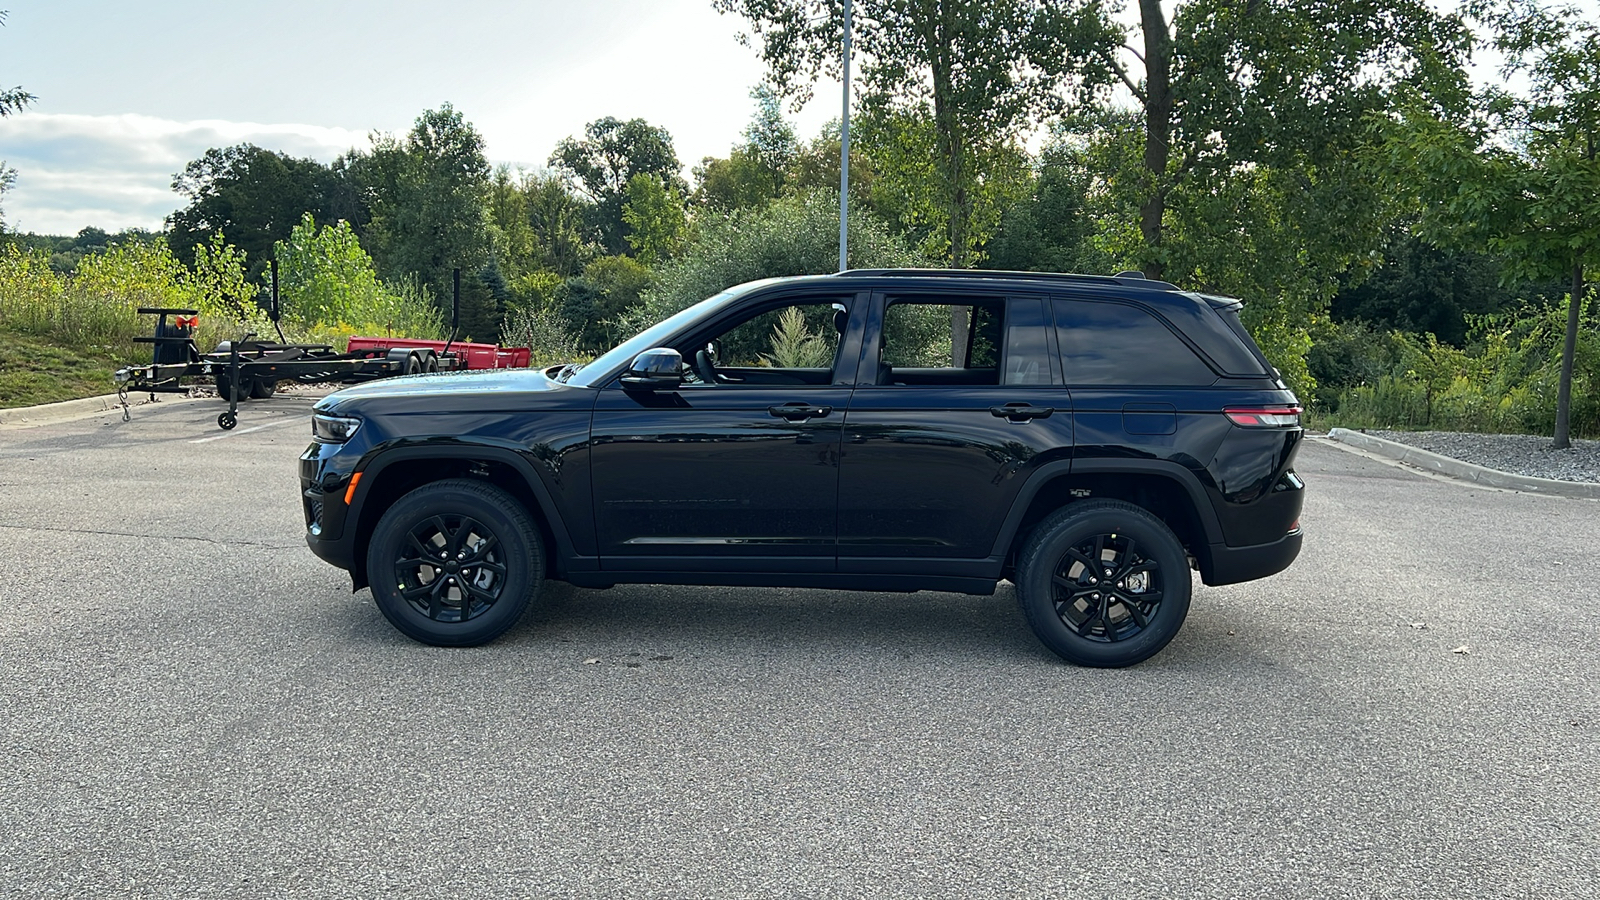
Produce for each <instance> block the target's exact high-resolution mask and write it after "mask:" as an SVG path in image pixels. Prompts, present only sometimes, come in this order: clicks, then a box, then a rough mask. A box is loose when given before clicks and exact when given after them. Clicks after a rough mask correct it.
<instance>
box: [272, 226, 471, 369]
mask: <svg viewBox="0 0 1600 900" xmlns="http://www.w3.org/2000/svg"><path fill="white" fill-rule="evenodd" d="M273 256H274V258H275V259H277V260H278V271H279V277H280V279H281V282H282V293H281V296H282V298H283V315H284V319H285V320H286V321H287V322H288V323H289V324H290V325H291V326H292V327H296V328H301V329H307V328H318V327H322V328H332V329H335V330H338V329H348V328H352V327H362V326H367V325H378V326H381V327H383V328H384V329H386V330H387V331H388V332H389V333H391V334H397V335H402V336H405V337H413V338H433V337H442V336H443V335H442V334H441V331H442V328H441V325H440V316H439V313H438V311H437V310H436V309H434V308H433V306H432V304H430V303H428V302H426V301H425V300H423V299H422V298H420V297H418V296H416V295H415V294H414V293H413V294H407V293H406V292H405V291H396V290H393V289H391V288H390V287H388V286H387V285H385V284H384V283H383V282H381V281H380V280H379V279H378V273H377V270H376V269H375V268H374V266H373V263H372V257H370V256H368V255H367V252H366V251H365V250H363V249H362V247H361V243H360V241H359V240H358V239H357V238H356V235H355V232H354V231H353V230H352V229H351V227H350V223H348V222H344V221H340V222H336V223H334V224H332V225H322V226H319V225H317V222H316V220H315V219H314V218H313V217H312V215H311V214H310V213H307V214H306V215H304V216H303V217H302V218H301V220H300V222H299V224H297V225H296V226H295V227H294V228H293V229H291V230H290V232H289V236H288V237H287V238H286V239H284V240H282V241H279V242H278V243H277V245H276V246H275V247H274V248H273ZM345 333H346V334H348V333H349V332H348V331H346V332H345Z"/></svg>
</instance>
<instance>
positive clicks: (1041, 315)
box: [999, 294, 1063, 388]
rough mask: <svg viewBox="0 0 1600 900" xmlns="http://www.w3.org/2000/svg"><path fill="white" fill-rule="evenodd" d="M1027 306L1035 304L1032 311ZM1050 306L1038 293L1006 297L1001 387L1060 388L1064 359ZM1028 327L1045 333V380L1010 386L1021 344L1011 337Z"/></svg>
mask: <svg viewBox="0 0 1600 900" xmlns="http://www.w3.org/2000/svg"><path fill="white" fill-rule="evenodd" d="M1024 304H1032V307H1033V308H1032V309H1031V310H1027V309H1025V308H1024ZM1051 305H1052V304H1051V298H1049V297H1045V296H1043V295H1039V294H1013V295H1010V296H1008V297H1006V306H1005V320H1004V325H1005V327H1004V329H1003V330H1002V331H1001V339H1000V360H999V363H1000V378H999V386H1000V387H1013V388H1015V387H1061V385H1062V383H1063V382H1062V380H1061V376H1062V373H1061V358H1060V354H1059V353H1058V352H1057V351H1056V340H1055V333H1056V329H1055V316H1054V313H1053V312H1052V311H1051V309H1050V306H1051ZM1030 312H1031V315H1030V314H1029V313H1030ZM1027 328H1036V329H1038V330H1039V331H1040V332H1042V333H1043V343H1044V350H1043V353H1044V359H1043V360H1042V363H1043V364H1044V366H1045V367H1046V368H1045V381H1044V382H1043V383H1042V384H1032V385H1024V384H1008V383H1007V382H1006V377H1007V375H1008V373H1010V371H1011V362H1012V359H1011V355H1012V352H1013V351H1014V350H1015V349H1016V345H1017V343H1018V342H1017V341H1013V340H1012V335H1013V333H1014V332H1017V331H1021V330H1024V329H1027Z"/></svg>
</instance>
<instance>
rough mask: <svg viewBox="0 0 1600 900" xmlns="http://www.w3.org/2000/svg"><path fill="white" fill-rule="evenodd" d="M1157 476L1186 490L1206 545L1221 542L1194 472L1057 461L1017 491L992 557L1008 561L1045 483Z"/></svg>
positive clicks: (1137, 462)
mask: <svg viewBox="0 0 1600 900" xmlns="http://www.w3.org/2000/svg"><path fill="white" fill-rule="evenodd" d="M1119 474H1127V475H1156V476H1159V477H1162V478H1166V479H1168V480H1170V481H1173V482H1176V483H1177V484H1178V485H1179V486H1180V487H1182V488H1183V490H1184V492H1185V493H1186V494H1187V495H1188V497H1189V504H1190V506H1192V507H1193V508H1194V511H1195V518H1196V519H1198V520H1199V522H1200V527H1201V529H1202V530H1203V531H1204V532H1205V543H1206V544H1208V545H1209V544H1216V543H1221V542H1222V540H1223V538H1222V523H1221V522H1220V521H1218V520H1217V511H1216V509H1215V508H1214V507H1213V506H1212V505H1211V500H1210V498H1208V497H1207V496H1206V490H1205V487H1204V486H1202V485H1201V484H1200V479H1199V478H1196V477H1195V474H1194V472H1192V471H1190V470H1189V469H1186V468H1184V467H1183V466H1181V465H1179V464H1177V463H1175V462H1172V461H1170V460H1164V459H1072V460H1058V461H1056V462H1052V463H1046V464H1045V465H1042V466H1040V467H1039V468H1038V469H1037V470H1035V471H1034V473H1033V474H1032V475H1030V476H1028V481H1027V483H1025V484H1023V486H1022V489H1021V490H1019V491H1017V496H1016V499H1015V500H1013V501H1011V511H1010V512H1008V513H1007V514H1006V518H1005V521H1004V522H1003V523H1001V525H1000V533H999V535H997V536H996V538H995V542H994V549H993V551H992V554H991V555H992V556H993V557H997V558H1001V559H1003V558H1005V556H1006V554H1007V552H1009V551H1010V549H1011V542H1012V541H1013V540H1015V539H1016V536H1017V529H1019V528H1020V527H1021V526H1022V517H1023V515H1024V514H1026V513H1027V511H1028V507H1029V506H1031V505H1033V500H1034V498H1035V497H1037V496H1038V495H1039V491H1041V490H1043V489H1044V486H1045V485H1046V484H1049V483H1050V482H1051V481H1054V480H1055V479H1056V478H1059V477H1061V476H1063V475H1119ZM1206 549H1208V548H1205V547H1196V548H1195V551H1196V553H1197V554H1198V553H1201V552H1205V551H1206Z"/></svg>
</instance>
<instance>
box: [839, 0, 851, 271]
mask: <svg viewBox="0 0 1600 900" xmlns="http://www.w3.org/2000/svg"><path fill="white" fill-rule="evenodd" d="M849 259H850V0H844V115H843V117H841V118H840V120H839V271H841V272H843V271H844V270H845V269H848V268H850V262H849Z"/></svg>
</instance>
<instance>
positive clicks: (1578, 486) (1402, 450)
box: [1328, 428, 1600, 500]
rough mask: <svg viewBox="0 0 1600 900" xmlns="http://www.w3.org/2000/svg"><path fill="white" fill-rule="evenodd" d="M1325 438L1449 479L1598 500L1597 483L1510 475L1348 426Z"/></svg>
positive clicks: (1511, 489)
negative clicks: (1351, 428) (1352, 429)
mask: <svg viewBox="0 0 1600 900" xmlns="http://www.w3.org/2000/svg"><path fill="white" fill-rule="evenodd" d="M1328 439H1329V440H1331V441H1336V442H1338V443H1342V444H1348V445H1350V446H1351V447H1358V448H1360V449H1362V450H1365V451H1366V452H1368V453H1371V454H1373V455H1375V456H1382V457H1384V458H1386V459H1392V460H1395V461H1396V462H1402V463H1405V464H1407V465H1411V466H1416V467H1417V468H1419V469H1427V470H1428V471H1430V472H1437V473H1438V474H1440V475H1445V476H1447V477H1450V478H1456V479H1460V480H1462V481H1470V482H1473V483H1475V484H1481V485H1483V486H1485V487H1492V488H1499V489H1501V490H1505V491H1523V492H1525V493H1529V494H1547V495H1549V496H1552V497H1571V498H1573V499H1578V500H1600V484H1596V483H1593V482H1585V481H1558V480H1556V479H1554V478H1534V477H1532V476H1529V475H1513V474H1511V473H1510V472H1502V471H1500V470H1499V469H1490V468H1487V467H1485V466H1479V465H1474V464H1473V463H1469V462H1462V461H1461V460H1459V459H1452V458H1450V457H1448V456H1441V455H1440V454H1438V453H1433V452H1431V451H1428V450H1420V449H1418V448H1416V447H1408V446H1406V445H1405V444H1401V443H1398V442H1396V441H1390V440H1385V439H1384V438H1381V437H1374V436H1372V435H1370V434H1363V433H1362V432H1359V431H1351V430H1349V429H1348V428H1333V429H1329V431H1328Z"/></svg>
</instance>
